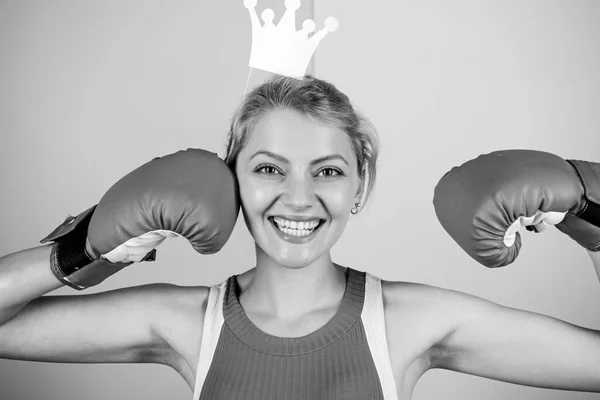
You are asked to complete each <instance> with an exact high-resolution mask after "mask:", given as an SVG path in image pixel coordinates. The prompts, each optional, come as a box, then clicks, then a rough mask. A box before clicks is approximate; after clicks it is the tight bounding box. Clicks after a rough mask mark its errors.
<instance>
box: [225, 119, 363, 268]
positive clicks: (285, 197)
mask: <svg viewBox="0 0 600 400" xmlns="http://www.w3.org/2000/svg"><path fill="white" fill-rule="evenodd" d="M236 174H237V178H238V182H239V187H240V196H241V200H242V211H243V213H244V219H245V221H246V225H247V226H248V229H249V230H250V233H251V234H252V236H253V237H254V240H255V241H256V244H257V249H259V250H260V251H262V252H263V253H264V254H265V255H267V256H268V257H270V258H271V259H272V260H273V261H275V262H276V263H277V264H279V265H281V266H284V267H286V268H301V267H304V266H306V265H308V264H310V263H312V262H313V261H315V260H317V259H319V258H320V257H322V256H324V255H328V252H329V250H330V249H331V247H332V246H333V245H334V244H335V243H336V242H337V240H338V239H339V238H340V236H341V234H342V232H343V230H344V227H345V226H346V223H347V222H348V217H349V215H350V210H351V209H352V208H353V207H354V203H355V202H356V201H359V199H360V196H361V194H362V181H361V179H360V177H359V175H358V173H357V161H356V157H355V155H354V152H353V149H352V145H351V143H350V139H349V137H348V135H347V134H346V133H345V132H344V131H343V130H341V129H339V128H337V127H335V126H332V125H328V124H326V123H322V122H319V121H316V120H314V119H312V118H310V117H308V116H305V115H302V114H300V113H298V112H296V111H292V110H289V109H283V108H280V109H276V110H273V111H270V112H268V113H266V114H265V115H264V116H263V117H262V118H261V119H260V120H259V121H258V123H257V124H256V125H255V126H254V128H253V129H252V131H251V132H250V134H249V138H248V143H247V144H246V146H245V147H244V149H243V150H242V151H241V152H240V154H239V156H238V159H237V164H236Z"/></svg>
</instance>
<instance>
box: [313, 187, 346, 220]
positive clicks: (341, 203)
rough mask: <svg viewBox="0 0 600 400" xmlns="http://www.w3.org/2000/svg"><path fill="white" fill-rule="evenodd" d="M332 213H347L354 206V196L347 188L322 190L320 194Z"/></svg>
mask: <svg viewBox="0 0 600 400" xmlns="http://www.w3.org/2000/svg"><path fill="white" fill-rule="evenodd" d="M320 197H321V198H322V199H323V201H324V203H325V206H326V207H327V209H328V210H329V211H330V212H331V213H332V214H336V215H337V214H345V213H346V212H347V211H348V210H349V209H350V208H352V205H353V203H352V201H353V196H352V194H351V193H350V191H349V190H348V189H347V188H342V187H338V188H329V189H328V190H323V191H321V196H320Z"/></svg>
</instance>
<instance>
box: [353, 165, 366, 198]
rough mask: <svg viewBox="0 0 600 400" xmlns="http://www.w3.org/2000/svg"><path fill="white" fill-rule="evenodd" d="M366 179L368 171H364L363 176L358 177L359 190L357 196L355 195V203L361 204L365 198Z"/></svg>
mask: <svg viewBox="0 0 600 400" xmlns="http://www.w3.org/2000/svg"><path fill="white" fill-rule="evenodd" d="M365 179H366V169H363V172H362V174H361V175H360V176H359V177H358V189H357V190H356V194H355V195H354V201H355V202H356V203H358V202H360V200H361V199H362V198H363V195H364V190H365Z"/></svg>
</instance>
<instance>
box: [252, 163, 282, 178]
mask: <svg viewBox="0 0 600 400" xmlns="http://www.w3.org/2000/svg"><path fill="white" fill-rule="evenodd" d="M254 172H258V173H260V174H265V175H274V174H281V172H280V171H279V170H278V169H277V167H275V166H274V165H271V164H261V165H259V166H258V167H256V169H255V170H254Z"/></svg>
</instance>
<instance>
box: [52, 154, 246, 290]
mask: <svg viewBox="0 0 600 400" xmlns="http://www.w3.org/2000/svg"><path fill="white" fill-rule="evenodd" d="M238 211H239V197H238V187H237V181H236V179H235V176H234V175H233V173H232V171H231V170H230V169H229V167H228V166H227V165H225V163H224V162H223V161H222V160H221V159H220V158H219V157H217V155H216V154H214V153H210V152H207V151H205V150H202V149H187V150H181V151H178V152H176V153H173V154H169V155H167V156H164V157H157V158H154V159H153V160H151V161H149V162H147V163H146V164H144V165H142V166H141V167H139V168H137V169H135V170H134V171H132V172H130V173H129V174H127V175H126V176H125V177H123V178H122V179H120V180H119V181H118V182H117V183H115V184H114V185H113V186H112V187H111V188H110V189H109V190H108V191H107V192H106V194H105V195H104V196H103V197H102V198H101V199H100V201H99V202H98V204H97V205H96V206H93V207H91V208H89V209H88V210H86V211H84V212H82V213H81V214H79V215H78V216H77V217H71V216H69V217H67V219H66V220H65V221H64V222H63V223H62V224H61V225H60V226H58V227H57V228H56V229H55V230H54V231H53V232H51V233H50V234H49V235H48V236H46V237H45V238H44V239H42V240H41V243H46V242H50V241H52V242H54V243H53V249H52V251H51V256H50V266H51V269H52V272H53V273H54V275H55V276H56V277H57V278H58V279H59V280H61V281H62V282H63V283H65V284H66V285H68V286H70V287H72V288H75V289H78V290H81V289H85V288H87V287H90V286H94V285H97V284H99V283H100V282H102V281H104V280H105V279H106V278H107V277H109V276H111V275H113V274H114V273H116V272H118V271H119V270H121V269H122V268H124V267H126V266H128V265H131V264H132V263H133V262H137V261H153V260H154V259H155V252H156V250H155V248H156V247H157V246H158V245H159V244H160V243H162V241H163V240H165V238H167V237H172V236H181V237H184V238H186V239H187V240H188V241H189V242H190V244H191V245H192V247H193V248H194V250H196V251H197V252H199V253H202V254H211V253H215V252H217V251H219V250H220V249H221V248H222V247H223V245H224V244H225V243H226V242H227V240H228V239H229V236H230V235H231V232H232V231H233V228H234V226H235V222H236V220H237V216H238Z"/></svg>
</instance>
